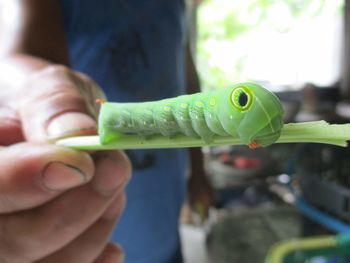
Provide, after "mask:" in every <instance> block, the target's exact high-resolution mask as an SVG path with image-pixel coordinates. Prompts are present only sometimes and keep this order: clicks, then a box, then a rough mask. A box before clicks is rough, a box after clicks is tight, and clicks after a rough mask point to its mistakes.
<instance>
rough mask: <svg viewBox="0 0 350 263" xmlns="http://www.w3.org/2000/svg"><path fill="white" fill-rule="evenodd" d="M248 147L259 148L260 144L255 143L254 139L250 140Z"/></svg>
mask: <svg viewBox="0 0 350 263" xmlns="http://www.w3.org/2000/svg"><path fill="white" fill-rule="evenodd" d="M248 147H249V149H256V148H260V147H261V145H260V144H259V143H257V142H256V141H252V142H251V143H249V144H248Z"/></svg>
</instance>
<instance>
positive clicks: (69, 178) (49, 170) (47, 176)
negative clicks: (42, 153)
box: [42, 162, 86, 191]
mask: <svg viewBox="0 0 350 263" xmlns="http://www.w3.org/2000/svg"><path fill="white" fill-rule="evenodd" d="M85 181H86V176H85V174H84V173H83V172H82V171H81V170H80V169H78V168H76V167H74V166H71V165H68V164H64V163H61V162H51V163H49V164H48V165H47V166H46V167H45V168H44V171H43V174H42V183H43V185H44V187H45V188H47V189H49V190H53V191H61V190H66V189H69V188H72V187H75V186H78V185H81V184H83V183H84V182H85Z"/></svg>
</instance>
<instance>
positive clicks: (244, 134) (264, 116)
mask: <svg viewBox="0 0 350 263" xmlns="http://www.w3.org/2000/svg"><path fill="white" fill-rule="evenodd" d="M107 124H108V125H107ZM282 127H283V109H282V106H281V103H280V102H279V100H278V98H277V97H276V96H275V95H274V94H273V93H271V92H270V91H268V90H266V89H265V88H263V87H261V86H260V85H257V84H254V83H241V84H237V85H234V86H233V87H231V88H227V89H220V90H217V91H211V92H203V93H196V94H192V95H182V96H179V97H175V98H169V99H164V100H160V101H151V102H142V103H108V102H106V103H103V104H102V105H101V113H100V119H99V135H100V140H101V144H108V143H109V142H113V141H114V140H117V139H118V138H120V136H124V135H127V134H138V135H140V136H152V135H163V136H167V137H169V138H172V137H173V136H174V135H176V134H183V135H185V136H188V137H195V138H201V139H203V140H204V141H205V142H207V143H210V142H212V141H213V140H214V139H215V137H216V136H232V137H234V138H239V139H240V140H241V141H242V143H244V144H247V145H250V146H253V147H254V146H257V145H259V146H266V145H269V144H271V143H273V142H275V141H276V140H277V139H278V137H279V136H280V133H281V129H282ZM253 142H254V143H253Z"/></svg>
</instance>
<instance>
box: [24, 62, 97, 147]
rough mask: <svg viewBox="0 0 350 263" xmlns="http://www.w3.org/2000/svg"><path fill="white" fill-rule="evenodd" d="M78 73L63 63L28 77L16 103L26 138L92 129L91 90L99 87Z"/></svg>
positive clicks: (84, 132)
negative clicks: (17, 103)
mask: <svg viewBox="0 0 350 263" xmlns="http://www.w3.org/2000/svg"><path fill="white" fill-rule="evenodd" d="M81 76H82V74H76V73H75V72H73V71H71V70H69V69H67V68H65V67H50V68H48V69H45V70H43V71H41V72H39V73H38V74H36V75H35V76H34V77H32V78H31V79H30V80H29V81H28V83H27V84H26V87H25V91H26V94H25V98H24V99H22V101H21V103H20V105H19V115H20V120H21V122H22V128H23V132H24V135H25V138H26V139H27V140H28V141H34V142H43V141H48V140H56V139H58V138H62V137H69V136H76V135H87V134H95V133H96V120H95V119H96V112H95V110H94V104H95V102H94V101H95V98H94V94H96V93H97V92H96V90H98V89H99V88H98V87H97V85H95V83H93V82H92V81H91V80H90V79H88V78H87V77H85V78H82V77H81Z"/></svg>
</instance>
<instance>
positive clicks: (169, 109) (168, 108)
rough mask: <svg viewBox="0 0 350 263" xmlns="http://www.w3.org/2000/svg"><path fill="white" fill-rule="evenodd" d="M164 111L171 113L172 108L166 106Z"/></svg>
mask: <svg viewBox="0 0 350 263" xmlns="http://www.w3.org/2000/svg"><path fill="white" fill-rule="evenodd" d="M163 110H164V111H171V107H169V106H164V108H163Z"/></svg>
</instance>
